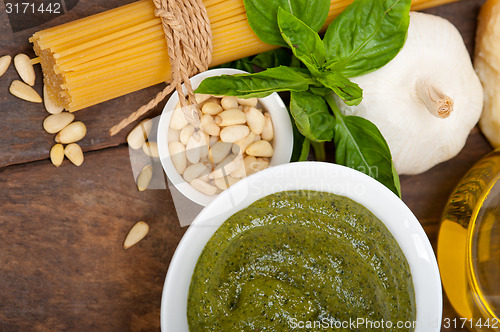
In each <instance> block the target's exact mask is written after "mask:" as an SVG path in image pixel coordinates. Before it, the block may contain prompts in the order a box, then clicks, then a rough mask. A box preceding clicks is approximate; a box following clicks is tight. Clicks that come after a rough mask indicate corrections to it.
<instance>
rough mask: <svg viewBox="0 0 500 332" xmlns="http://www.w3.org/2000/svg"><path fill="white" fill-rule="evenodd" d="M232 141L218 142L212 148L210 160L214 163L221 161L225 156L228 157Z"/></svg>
mask: <svg viewBox="0 0 500 332" xmlns="http://www.w3.org/2000/svg"><path fill="white" fill-rule="evenodd" d="M231 146H232V144H231V143H224V142H221V141H219V142H217V143H215V144H214V146H212V148H210V152H209V154H208V155H209V157H210V161H211V162H212V163H214V164H218V163H220V162H221V161H222V160H224V158H226V157H227V155H228V154H229V151H231Z"/></svg>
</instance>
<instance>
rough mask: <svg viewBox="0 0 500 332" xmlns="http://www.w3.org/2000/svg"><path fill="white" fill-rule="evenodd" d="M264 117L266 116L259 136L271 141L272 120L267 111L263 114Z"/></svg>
mask: <svg viewBox="0 0 500 332" xmlns="http://www.w3.org/2000/svg"><path fill="white" fill-rule="evenodd" d="M264 117H265V118H266V123H265V124H264V129H262V134H261V136H262V139H263V140H266V141H271V140H272V139H273V138H274V128H273V121H272V120H271V116H270V115H269V113H266V114H264Z"/></svg>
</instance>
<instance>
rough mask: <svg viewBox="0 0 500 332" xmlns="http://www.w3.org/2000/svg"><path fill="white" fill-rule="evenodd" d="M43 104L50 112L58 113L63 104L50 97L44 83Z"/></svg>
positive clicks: (61, 109) (62, 108)
mask: <svg viewBox="0 0 500 332" xmlns="http://www.w3.org/2000/svg"><path fill="white" fill-rule="evenodd" d="M43 104H44V106H45V109H46V110H47V112H49V113H50V114H59V113H61V112H62V111H63V110H64V106H62V105H58V104H57V103H56V101H55V100H54V99H53V98H52V96H51V95H50V93H49V91H48V88H47V86H46V85H44V86H43Z"/></svg>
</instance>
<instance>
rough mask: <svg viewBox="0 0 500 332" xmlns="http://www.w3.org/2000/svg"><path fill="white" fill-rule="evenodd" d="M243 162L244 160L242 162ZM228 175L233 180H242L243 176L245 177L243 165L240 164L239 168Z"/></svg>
mask: <svg viewBox="0 0 500 332" xmlns="http://www.w3.org/2000/svg"><path fill="white" fill-rule="evenodd" d="M243 161H244V160H243ZM230 175H231V176H232V177H234V178H238V179H241V178H244V177H245V176H247V172H246V170H245V163H244V162H242V163H240V165H239V167H238V168H236V169H235V170H233V171H232V172H231V173H230Z"/></svg>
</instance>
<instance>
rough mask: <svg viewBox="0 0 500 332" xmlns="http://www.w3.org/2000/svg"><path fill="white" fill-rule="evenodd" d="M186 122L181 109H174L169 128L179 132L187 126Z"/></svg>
mask: <svg viewBox="0 0 500 332" xmlns="http://www.w3.org/2000/svg"><path fill="white" fill-rule="evenodd" d="M188 123H189V122H188V120H187V119H186V117H185V116H184V112H183V111H182V108H180V107H178V108H175V109H174V112H173V113H172V117H171V118H170V128H172V129H175V130H181V129H182V128H184V127H185V126H186V125H187V124H188Z"/></svg>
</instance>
